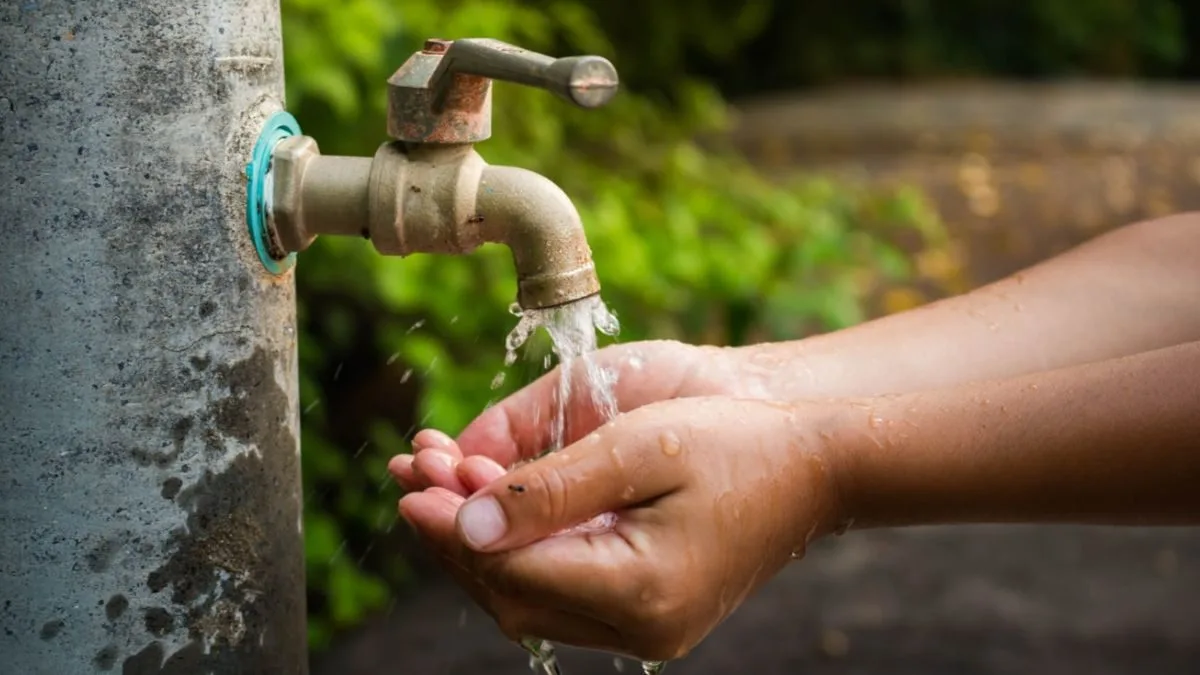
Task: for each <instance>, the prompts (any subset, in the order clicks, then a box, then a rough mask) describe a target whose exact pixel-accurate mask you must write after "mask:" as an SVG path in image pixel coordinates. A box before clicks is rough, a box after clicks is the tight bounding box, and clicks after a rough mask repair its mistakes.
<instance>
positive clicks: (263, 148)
mask: <svg viewBox="0 0 1200 675" xmlns="http://www.w3.org/2000/svg"><path fill="white" fill-rule="evenodd" d="M299 135H300V123H299V122H297V121H296V118H295V117H293V116H292V115H291V114H290V113H287V112H283V111H280V112H277V113H275V114H274V115H271V116H270V117H269V118H267V121H266V123H265V124H264V125H263V130H262V133H261V134H259V136H258V141H257V142H255V144H254V152H253V153H252V154H251V156H250V163H249V164H247V165H246V224H247V225H248V226H249V228H250V240H251V241H253V242H254V250H255V251H257V252H258V259H259V260H260V261H262V264H263V267H266V268H267V270H268V271H270V272H271V273H272V274H283V273H284V272H287V271H288V270H290V269H291V268H292V266H294V265H295V264H296V254H295V253H289V254H288V255H287V257H285V258H284V259H282V260H280V259H278V258H273V257H271V248H270V246H269V244H268V235H267V204H266V189H265V188H266V182H267V173H268V172H269V171H270V170H271V153H273V152H274V151H275V146H276V145H278V144H279V142H280V141H282V140H283V139H285V138H288V137H289V136H299Z"/></svg>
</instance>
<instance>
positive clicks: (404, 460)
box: [387, 454, 421, 492]
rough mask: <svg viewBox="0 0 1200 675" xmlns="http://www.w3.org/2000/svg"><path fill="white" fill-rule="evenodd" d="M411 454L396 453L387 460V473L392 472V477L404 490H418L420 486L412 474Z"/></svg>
mask: <svg viewBox="0 0 1200 675" xmlns="http://www.w3.org/2000/svg"><path fill="white" fill-rule="evenodd" d="M412 464H413V456H412V455H407V454H405V455H396V456H395V457H393V458H392V459H391V460H389V461H388V467H387V468H388V473H390V474H392V478H393V479H394V480H395V481H396V484H397V485H399V486H400V488H401V489H402V490H404V491H405V492H414V491H416V490H420V489H421V486H420V485H419V484H418V482H417V477H416V475H415V474H413V466H412Z"/></svg>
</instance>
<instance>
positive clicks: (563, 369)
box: [492, 295, 677, 675]
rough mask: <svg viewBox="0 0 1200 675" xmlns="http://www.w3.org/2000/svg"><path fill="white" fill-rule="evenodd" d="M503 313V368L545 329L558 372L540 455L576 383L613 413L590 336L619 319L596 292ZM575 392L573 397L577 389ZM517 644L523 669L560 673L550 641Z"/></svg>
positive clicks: (607, 380)
mask: <svg viewBox="0 0 1200 675" xmlns="http://www.w3.org/2000/svg"><path fill="white" fill-rule="evenodd" d="M509 311H510V312H512V314H513V315H514V316H516V317H519V319H520V320H519V321H518V322H517V325H516V327H515V328H513V330H512V332H511V333H509V334H508V338H507V339H506V340H505V342H504V347H505V350H506V352H505V355H504V365H505V366H506V367H508V366H512V365H513V364H514V363H516V362H517V352H518V350H520V348H521V347H522V346H523V345H524V344H525V343H526V342H528V341H529V338H531V337H533V335H534V334H535V333H536V332H537V330H538V328H544V329H546V332H547V333H548V334H549V335H550V341H551V349H552V351H553V353H554V355H555V356H557V357H558V365H559V372H560V376H559V381H558V392H557V396H556V397H555V415H554V418H553V420H552V424H553V426H552V428H551V442H550V447H549V448H547V449H546V453H549V452H554V451H555V450H561V449H562V447H563V444H564V443H565V441H566V431H567V429H566V421H567V405H568V403H569V402H570V400H571V395H572V387H576V388H577V390H585V391H586V392H587V393H588V394H589V396H590V398H591V401H590V403H591V404H592V405H593V406H594V407H595V408H596V410H597V411H598V412H599V413H600V419H601V420H605V421H607V420H610V419H612V418H613V417H616V415H617V401H616V394H615V392H614V387H615V385H616V379H617V376H616V371H613V370H608V369H605V368H603V367H601V366H600V364H598V363H596V361H595V360H594V359H592V358H590V355H591V353H592V352H594V351H596V346H597V344H598V343H597V340H596V334H597V333H600V334H603V335H608V336H615V335H617V334H618V333H619V332H620V331H621V323H620V322H619V321H618V320H617V317H616V316H615V315H614V314H613V313H612V312H611V311H609V309H608V307H607V306H606V305H605V304H604V301H603V300H602V299H601V298H600V296H599V295H594V296H592V297H590V298H584V299H583V300H579V301H577V302H573V303H569V304H566V305H561V306H559V307H551V308H549V309H533V310H523V309H521V307H520V306H519V305H516V304H513V305H512V306H511V307H509ZM577 361H578V362H579V364H580V365H582V373H583V378H584V381H583V382H579V383H577V382H575V381H574V380H575V378H576V375H578V372H577V370H579V369H577V368H576V362H577ZM542 365H543V367H545V368H546V369H547V370H549V369H550V367H551V365H552V364H551V362H550V359H549V357H547V358H546V359H545V360H544V361H543V362H542ZM637 367H639V368H640V367H641V364H640V363H639V364H638V365H637ZM503 382H504V374H503V373H500V374H499V375H497V376H496V379H495V380H493V383H492V388H493V389H495V388H497V387H498V386H500V384H502V383H503ZM575 394H576V395H578V391H576V392H575ZM670 447H672V448H673V447H674V446H670ZM667 448H668V446H664V452H666V451H667ZM676 452H677V451H676ZM605 526H607V527H611V523H608V519H606V517H605V516H604V515H602V516H599V517H597V518H596V519H593V521H592V522H591V523H585V524H584V525H582V526H579V527H578V528H572V531H574V530H576V529H580V528H583V529H587V528H589V527H605ZM521 646H522V647H524V648H525V650H526V651H527V652H529V667H530V669H531V670H532V671H533V672H534V673H538V674H540V675H561V673H562V671H561V669H560V668H559V665H558V656H557V655H556V654H555V651H554V645H552V644H551V643H550V642H548V641H546V640H541V639H537V638H526V639H525V640H522V641H521ZM665 667H666V664H665V663H664V662H662V661H646V662H644V663H642V672H643V674H644V675H658V674H659V673H661V672H662V671H663V669H664V668H665Z"/></svg>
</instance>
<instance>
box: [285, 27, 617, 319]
mask: <svg viewBox="0 0 1200 675" xmlns="http://www.w3.org/2000/svg"><path fill="white" fill-rule="evenodd" d="M493 79H496V80H504V81H508V82H515V83H519V84H524V85H529V86H535V87H541V88H543V89H546V90H549V91H551V92H553V93H555V94H558V95H559V96H561V97H562V98H565V99H566V100H568V101H570V102H572V103H574V104H575V105H577V106H580V107H583V108H597V107H600V106H603V105H605V104H606V103H608V102H609V101H610V100H611V99H612V97H613V95H614V94H616V91H617V72H616V69H615V68H614V67H613V65H612V64H611V63H610V62H609V61H608V60H606V59H604V58H602V57H599V56H572V57H567V58H560V59H555V58H551V57H549V56H545V55H542V54H537V53H534V52H531V51H527V50H524V49H521V48H519V47H514V46H512V45H509V44H506V43H503V42H500V41H497V40H489V39H462V40H453V41H448V40H428V41H426V43H425V46H424V49H422V50H421V51H419V52H417V53H415V54H413V55H412V56H411V57H410V58H409V59H408V60H407V61H406V62H405V63H404V64H403V65H402V66H400V69H399V70H397V71H396V72H395V74H393V75H392V76H391V77H390V78H389V79H388V114H387V132H388V136H389V137H391V139H392V140H391V141H388V142H385V143H384V144H383V145H381V146H380V147H379V149H378V150H377V151H376V153H375V155H374V157H339V156H332V155H322V154H321V152H320V150H319V149H318V147H317V142H316V141H315V140H314V139H313V138H311V137H309V136H300V135H296V136H289V137H287V138H285V139H283V140H281V141H280V142H279V143H278V144H277V145H276V146H275V147H274V150H273V151H272V154H271V169H270V173H271V174H272V175H271V181H270V183H269V184H273V187H272V188H268V189H269V190H270V198H271V203H270V205H269V207H268V209H267V210H266V220H267V227H266V230H267V232H266V234H267V238H268V242H267V246H268V248H269V249H270V254H271V255H272V256H273V257H275V258H277V259H282V258H284V257H285V256H287V255H289V254H291V253H297V252H300V251H303V250H304V249H306V248H307V247H308V246H309V245H310V244H312V242H313V241H314V240H315V239H316V238H317V236H319V235H348V236H362V237H366V238H368V239H370V241H371V242H372V244H373V245H374V247H375V249H376V250H377V251H379V252H380V253H382V254H384V255H399V256H406V255H410V254H413V253H442V254H465V253H470V252H471V251H473V250H475V249H476V248H478V247H479V246H480V245H481V244H483V243H485V242H494V243H500V244H504V245H507V246H508V248H509V249H510V250H511V251H512V256H513V262H514V266H515V268H516V273H517V282H518V295H517V302H518V304H519V305H520V306H521V307H522V308H523V309H544V308H549V307H555V306H558V305H563V304H567V303H570V302H574V301H577V300H581V299H583V298H586V297H588V296H591V295H594V294H596V293H599V292H600V282H599V280H598V279H597V278H596V270H595V266H594V265H593V263H592V252H591V248H590V247H589V246H588V243H587V237H586V235H585V234H584V230H583V225H582V223H581V222H580V218H579V213H578V212H577V211H576V209H575V206H574V205H573V204H572V203H571V200H570V199H569V198H568V197H567V195H566V194H565V193H564V192H563V191H562V190H561V189H560V188H559V187H558V186H557V185H555V184H554V182H552V181H551V180H549V179H547V178H545V177H544V176H541V175H538V174H537V173H534V172H532V171H527V170H525V169H520V168H516V167H508V166H491V165H489V164H487V163H486V162H485V161H484V160H483V158H482V157H480V156H479V154H478V153H477V152H476V151H475V149H474V144H475V143H478V142H480V141H483V140H486V139H487V138H489V137H490V136H491V126H492V80H493Z"/></svg>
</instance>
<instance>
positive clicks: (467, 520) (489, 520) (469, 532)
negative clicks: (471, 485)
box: [458, 497, 508, 549]
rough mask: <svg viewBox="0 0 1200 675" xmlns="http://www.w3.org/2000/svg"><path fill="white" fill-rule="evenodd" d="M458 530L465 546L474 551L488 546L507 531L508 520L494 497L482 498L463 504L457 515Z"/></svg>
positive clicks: (498, 539)
mask: <svg viewBox="0 0 1200 675" xmlns="http://www.w3.org/2000/svg"><path fill="white" fill-rule="evenodd" d="M458 523H459V528H460V530H461V532H462V536H463V539H466V540H467V545H468V546H470V547H471V548H474V549H481V548H485V547H487V546H490V545H492V544H494V543H496V542H497V541H500V538H501V537H503V536H504V533H505V532H507V531H508V519H507V518H505V517H504V511H503V510H502V509H501V508H500V502H498V501H496V498H495V497H484V498H482V499H475V500H471V501H468V502H467V503H466V504H463V507H462V509H461V510H460V511H459V513H458Z"/></svg>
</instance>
